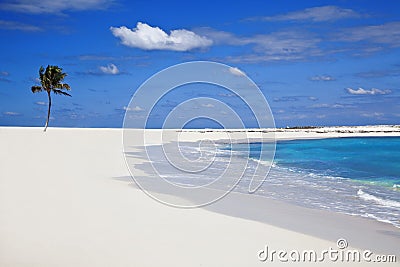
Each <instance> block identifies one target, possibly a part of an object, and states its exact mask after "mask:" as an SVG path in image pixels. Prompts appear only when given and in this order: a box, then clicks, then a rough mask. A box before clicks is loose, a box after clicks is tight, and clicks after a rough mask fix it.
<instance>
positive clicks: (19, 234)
mask: <svg viewBox="0 0 400 267" xmlns="http://www.w3.org/2000/svg"><path fill="white" fill-rule="evenodd" d="M170 131H175V130H170ZM225 131H226V130H225ZM232 131H234V130H232ZM264 131H265V132H264ZM271 131H273V132H274V134H275V136H276V138H277V139H297V138H328V137H347V136H400V127H398V126H363V127H329V128H314V129H274V130H263V131H260V130H251V129H249V130H248V136H249V137H250V138H254V139H259V140H262V139H263V138H264V135H265V133H266V132H268V133H269V134H270V132H271ZM175 132H176V131H175ZM159 133H160V131H159V130H147V131H146V139H147V142H148V143H154V144H159V143H161V142H165V141H166V140H163V141H162V140H161V139H160V134H159ZM137 134H138V136H141V135H142V134H143V131H141V130H137ZM225 136H226V134H225V133H224V131H222V130H185V131H183V132H181V133H180V138H181V140H184V141H196V140H202V139H204V138H207V139H214V140H219V139H224V138H225ZM138 140H140V137H138ZM138 145H140V142H139V143H138ZM0 147H1V150H0V266H266V265H273V266H276V265H285V264H286V265H287V264H288V263H287V262H286V263H285V262H280V261H279V260H277V259H276V258H275V261H274V262H272V263H271V262H269V261H268V260H267V261H265V262H262V261H260V260H259V259H258V255H259V252H260V250H263V249H264V248H265V246H266V245H268V248H269V249H270V250H277V251H278V250H286V251H288V252H289V251H291V250H299V251H303V250H315V251H317V252H318V253H319V252H321V251H324V250H328V249H329V248H333V249H338V247H337V244H336V241H337V240H338V239H339V238H345V239H346V240H347V242H348V244H349V247H348V249H358V250H360V251H361V250H365V249H369V250H371V251H372V252H374V253H375V254H386V255H387V254H391V255H396V256H397V263H387V264H384V263H376V264H373V263H369V264H368V266H369V265H372V266H374V265H376V266H398V265H399V263H400V252H399V247H400V229H398V228H396V227H394V226H392V225H390V224H386V223H382V222H378V221H375V220H371V219H365V218H361V217H355V216H350V215H344V214H338V213H333V212H328V211H321V210H314V209H308V208H303V207H298V206H294V205H290V204H287V203H283V202H279V201H271V200H267V199H264V198H262V197H257V196H254V195H250V194H248V195H245V194H239V193H231V194H229V195H228V196H227V197H225V198H223V199H222V200H220V201H218V202H216V203H214V204H212V205H209V206H206V207H203V208H196V209H180V208H174V207H169V206H166V205H164V204H161V203H159V202H157V201H154V200H153V199H152V198H150V197H149V196H148V195H146V194H145V193H143V192H142V191H141V190H140V189H139V188H138V187H137V185H136V184H135V182H134V180H133V179H132V178H131V177H130V173H129V171H128V169H127V167H126V164H125V161H124V156H123V144H122V129H74V128H49V129H48V131H47V132H46V133H44V132H43V129H42V128H19V127H1V128H0ZM135 160H136V161H137V162H138V163H140V162H141V161H145V160H146V159H143V158H137V159H135ZM143 175H146V174H145V173H143ZM275 257H276V256H275ZM294 265H296V266H309V265H310V263H309V262H303V263H298V262H296V263H294ZM320 265H321V266H337V265H339V266H343V265H344V266H351V265H356V266H363V265H365V262H361V263H347V262H331V261H329V260H326V261H324V262H321V263H320Z"/></svg>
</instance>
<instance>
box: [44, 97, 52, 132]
mask: <svg viewBox="0 0 400 267" xmlns="http://www.w3.org/2000/svg"><path fill="white" fill-rule="evenodd" d="M47 96H48V97H49V110H48V111H47V120H46V125H45V126H44V131H46V130H47V126H49V120H50V108H51V96H50V91H49V92H47Z"/></svg>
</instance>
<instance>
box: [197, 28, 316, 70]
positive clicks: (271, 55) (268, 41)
mask: <svg viewBox="0 0 400 267" xmlns="http://www.w3.org/2000/svg"><path fill="white" fill-rule="evenodd" d="M196 32H197V33H199V34H202V35H204V36H206V37H208V38H210V39H212V40H213V42H214V43H215V44H221V45H231V46H244V45H251V46H252V49H253V52H254V53H251V54H246V55H240V56H231V57H227V58H226V59H227V60H228V61H230V62H238V63H256V62H265V61H279V60H290V61H296V60H302V59H304V58H307V57H313V56H323V55H324V53H322V52H321V50H320V48H318V46H317V45H318V44H319V43H320V42H321V39H320V38H317V37H315V36H314V35H313V34H310V33H306V32H304V31H302V32H300V31H281V32H273V33H269V34H257V35H253V36H236V35H234V34H232V33H229V32H223V31H217V30H214V29H211V28H199V29H196Z"/></svg>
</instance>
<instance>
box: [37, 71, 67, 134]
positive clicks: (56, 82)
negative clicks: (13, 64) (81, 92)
mask: <svg viewBox="0 0 400 267" xmlns="http://www.w3.org/2000/svg"><path fill="white" fill-rule="evenodd" d="M65 76H67V74H66V73H64V72H62V68H60V67H58V66H50V65H48V66H47V68H46V70H44V68H43V66H42V67H40V69H39V79H40V83H41V86H36V85H35V86H32V88H31V90H32V93H37V92H41V91H46V92H47V96H48V97H49V109H48V111H47V120H46V125H45V127H44V131H46V130H47V126H49V119H50V109H51V95H50V93H51V92H53V93H55V94H56V95H67V96H71V95H70V94H68V93H66V92H64V91H62V90H71V88H70V86H69V85H68V84H66V83H63V81H64V78H65Z"/></svg>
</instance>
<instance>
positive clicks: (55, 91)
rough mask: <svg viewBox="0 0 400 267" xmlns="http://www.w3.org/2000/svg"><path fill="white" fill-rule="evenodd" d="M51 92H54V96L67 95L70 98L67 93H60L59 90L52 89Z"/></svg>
mask: <svg viewBox="0 0 400 267" xmlns="http://www.w3.org/2000/svg"><path fill="white" fill-rule="evenodd" d="M53 92H54V93H55V94H56V95H67V96H71V95H70V94H68V93H66V92H63V91H61V90H59V89H53Z"/></svg>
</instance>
